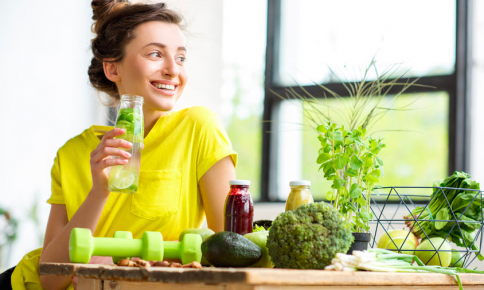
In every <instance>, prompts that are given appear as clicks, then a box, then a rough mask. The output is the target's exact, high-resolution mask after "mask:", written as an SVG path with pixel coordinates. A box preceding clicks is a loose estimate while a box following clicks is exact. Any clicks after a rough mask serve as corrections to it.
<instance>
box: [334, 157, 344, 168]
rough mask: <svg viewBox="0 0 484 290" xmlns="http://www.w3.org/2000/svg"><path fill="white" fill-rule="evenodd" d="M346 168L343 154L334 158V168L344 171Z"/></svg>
mask: <svg viewBox="0 0 484 290" xmlns="http://www.w3.org/2000/svg"><path fill="white" fill-rule="evenodd" d="M345 166H346V158H344V156H343V155H342V154H336V155H335V157H334V167H335V168H336V169H343V168H345Z"/></svg>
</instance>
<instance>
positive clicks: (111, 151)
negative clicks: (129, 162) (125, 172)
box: [91, 147, 131, 163]
mask: <svg viewBox="0 0 484 290" xmlns="http://www.w3.org/2000/svg"><path fill="white" fill-rule="evenodd" d="M108 156H119V157H121V158H130V157H131V154H130V153H129V152H126V151H124V150H123V149H119V148H114V147H103V148H100V149H99V150H98V151H97V152H96V153H95V154H94V155H93V156H91V163H97V162H99V161H102V160H103V159H105V158H106V157H108Z"/></svg>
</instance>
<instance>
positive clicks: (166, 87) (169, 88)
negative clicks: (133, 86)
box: [154, 84, 175, 91]
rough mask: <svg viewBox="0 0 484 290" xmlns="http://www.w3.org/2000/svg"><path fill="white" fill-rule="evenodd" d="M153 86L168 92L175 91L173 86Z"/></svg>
mask: <svg viewBox="0 0 484 290" xmlns="http://www.w3.org/2000/svg"><path fill="white" fill-rule="evenodd" d="M154 86H155V87H156V88H158V89H165V90H170V91H173V90H175V85H165V84H154Z"/></svg>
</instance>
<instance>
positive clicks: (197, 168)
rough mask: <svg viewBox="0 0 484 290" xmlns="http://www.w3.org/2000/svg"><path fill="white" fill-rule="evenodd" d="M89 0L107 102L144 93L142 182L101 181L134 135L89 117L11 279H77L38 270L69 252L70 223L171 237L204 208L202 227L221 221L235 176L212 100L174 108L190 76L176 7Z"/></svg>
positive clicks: (66, 282) (54, 282)
mask: <svg viewBox="0 0 484 290" xmlns="http://www.w3.org/2000/svg"><path fill="white" fill-rule="evenodd" d="M92 8H93V13H94V16H93V20H95V23H94V25H93V31H94V32H95V33H96V37H95V38H94V39H93V41H92V51H93V55H94V57H93V59H92V61H91V65H90V67H89V71H88V73H89V78H90V81H91V84H92V85H93V86H94V87H95V88H96V89H98V90H99V91H102V92H105V93H107V94H108V95H109V96H110V98H111V100H112V102H111V103H112V104H113V105H116V104H118V103H119V101H120V96H122V95H124V94H131V95H139V96H142V97H143V98H144V106H143V116H144V126H145V127H144V132H145V136H144V137H145V138H144V149H143V151H142V157H141V168H140V175H139V184H140V186H139V188H138V191H137V192H136V193H135V194H133V195H129V194H122V193H110V192H109V190H108V176H109V168H110V167H111V166H114V165H123V164H125V163H126V162H127V161H128V159H129V158H130V156H129V155H128V154H126V151H125V150H123V149H122V148H130V147H131V146H132V144H129V142H126V141H124V140H122V139H116V138H115V137H116V136H120V135H122V134H123V133H124V130H123V129H119V128H118V129H112V128H111V127H105V126H92V127H91V128H89V129H86V130H85V131H84V132H82V134H80V135H77V136H75V137H74V138H72V139H70V140H69V141H67V142H66V144H65V145H64V146H62V147H61V148H60V149H59V150H58V152H57V156H56V158H55V160H54V165H53V167H52V172H51V175H52V194H51V197H50V198H49V200H48V203H49V204H51V212H50V216H49V220H48V224H47V229H46V234H45V239H44V247H43V248H41V249H37V250H35V251H32V252H30V253H28V254H27V255H25V257H24V258H23V259H22V260H21V261H20V263H19V264H18V265H17V267H16V268H15V271H14V273H13V275H12V285H13V289H42V288H44V289H66V288H68V287H69V288H70V287H73V286H74V287H75V279H74V280H72V278H71V277H62V278H61V277H54V276H41V277H39V274H38V266H39V262H69V261H70V260H69V250H68V241H69V236H70V233H71V230H72V229H73V228H79V227H80V228H89V229H90V230H91V231H92V232H93V235H94V236H95V237H112V236H113V235H114V232H116V231H130V232H132V233H133V237H134V238H140V237H141V236H142V234H143V233H144V232H145V231H158V232H161V233H162V234H163V239H164V240H177V239H178V236H179V234H180V233H181V232H182V231H183V230H185V229H187V228H197V227H200V226H201V225H202V223H203V220H204V218H205V216H206V219H207V225H208V227H209V228H211V229H212V230H214V231H221V230H222V229H223V214H222V212H223V204H224V200H225V196H226V193H227V192H228V191H229V180H231V179H235V165H236V163H237V154H236V153H235V152H234V151H233V149H232V146H231V144H230V141H229V139H228V137H227V134H226V132H225V130H224V128H223V127H222V126H221V124H220V122H219V121H218V118H217V116H216V115H215V114H214V113H213V112H211V111H210V110H209V109H207V108H204V107H190V108H186V109H183V110H180V111H176V112H175V111H172V109H173V107H174V105H175V103H176V102H177V101H178V100H179V98H180V96H181V95H182V92H183V89H184V87H185V85H186V82H187V80H188V77H187V72H186V70H185V67H184V62H185V60H186V54H187V50H186V43H185V42H186V41H185V37H184V35H183V32H182V25H181V21H182V17H181V16H180V15H178V14H177V13H175V12H173V11H172V10H169V9H167V8H166V7H165V6H164V5H163V4H134V5H131V4H128V3H127V2H120V1H110V0H95V1H92ZM102 131H104V132H106V133H105V134H104V135H101V136H99V135H97V134H96V132H102ZM112 156H116V157H121V158H111V157H112ZM91 263H97V264H99V263H108V264H111V263H112V259H111V258H110V257H107V258H103V257H94V258H93V259H91ZM71 282H74V285H72V284H71ZM0 286H3V285H0ZM2 289H3V288H2Z"/></svg>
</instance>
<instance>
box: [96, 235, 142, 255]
mask: <svg viewBox="0 0 484 290" xmlns="http://www.w3.org/2000/svg"><path fill="white" fill-rule="evenodd" d="M93 244H94V247H93V248H94V249H93V252H92V255H93V256H128V257H141V253H142V249H143V241H142V240H131V239H115V238H93Z"/></svg>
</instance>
